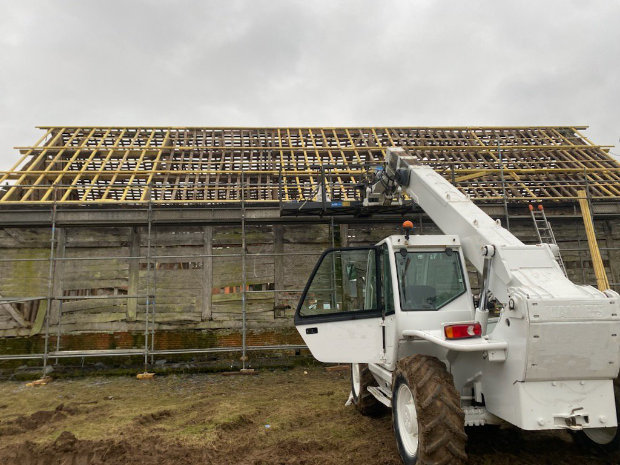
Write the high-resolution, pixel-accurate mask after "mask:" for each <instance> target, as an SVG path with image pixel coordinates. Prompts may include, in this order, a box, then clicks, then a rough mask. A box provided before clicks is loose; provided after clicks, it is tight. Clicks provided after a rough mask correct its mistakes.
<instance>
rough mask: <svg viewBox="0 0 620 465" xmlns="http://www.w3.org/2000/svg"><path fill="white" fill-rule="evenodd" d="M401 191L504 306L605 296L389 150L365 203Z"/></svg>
mask: <svg viewBox="0 0 620 465" xmlns="http://www.w3.org/2000/svg"><path fill="white" fill-rule="evenodd" d="M401 191H402V192H404V193H406V194H407V195H408V196H409V197H411V199H413V200H414V201H415V202H416V203H417V204H418V205H419V206H420V207H421V208H422V209H423V210H424V211H425V212H426V214H427V215H428V216H429V217H430V218H431V219H432V220H433V221H434V222H435V224H436V225H437V226H438V227H439V228H440V229H441V230H442V231H443V232H444V233H445V234H457V235H459V237H460V239H461V244H462V247H463V252H464V254H465V256H466V257H467V258H468V260H469V261H470V262H471V263H472V264H473V266H474V267H475V268H476V269H477V270H478V271H479V272H480V273H481V274H483V276H485V275H486V276H485V281H487V285H488V287H487V286H485V287H487V289H488V290H490V291H491V292H492V294H493V295H494V296H495V298H497V300H498V301H500V302H501V303H502V304H504V305H508V304H509V299H510V295H511V294H513V293H514V292H515V291H521V292H518V293H522V294H524V297H525V296H540V297H542V298H562V299H577V300H580V299H591V298H592V297H598V298H600V297H603V298H605V297H606V296H605V295H603V294H602V293H600V292H598V291H596V290H595V289H594V288H592V287H589V286H578V285H575V284H573V283H572V282H571V281H569V280H568V279H567V278H566V277H565V276H564V273H563V272H562V270H561V268H560V267H559V265H558V264H557V262H556V260H555V257H554V252H553V249H552V248H551V247H550V246H549V245H548V244H542V245H525V244H523V242H521V241H520V240H519V239H517V238H516V237H515V236H514V235H513V234H512V233H510V232H509V231H508V230H506V229H505V228H503V227H502V226H501V224H500V223H499V221H497V222H496V221H494V220H493V219H492V218H491V217H489V216H488V215H487V214H486V213H485V212H483V211H482V210H481V209H480V208H479V207H478V206H476V205H475V204H474V203H473V202H472V201H471V200H470V199H469V198H468V197H467V196H465V195H464V194H463V193H461V192H460V191H459V190H458V189H457V188H456V187H454V186H453V185H452V184H450V183H449V182H448V181H446V180H445V179H444V178H443V177H442V176H440V175H439V174H438V173H436V172H435V171H434V170H433V169H432V168H430V167H428V166H423V165H421V164H420V163H419V161H418V159H417V158H416V157H415V156H411V155H408V154H407V153H406V152H405V150H403V149H402V148H389V149H388V151H387V157H386V164H385V167H384V169H383V170H381V171H379V172H378V174H377V176H376V180H375V182H374V184H373V185H372V186H371V187H369V188H368V189H367V199H366V201H365V203H366V204H367V205H368V204H370V202H372V201H374V202H381V203H383V204H386V203H389V202H392V201H393V200H394V199H393V197H394V194H395V193H397V192H399V193H400V192H401ZM485 257H486V259H487V260H488V262H487V270H485ZM491 265H492V266H491ZM487 277H488V280H487V279H486V278H487ZM612 293H613V292H612ZM613 294H615V293H613ZM616 295H617V294H616ZM528 298H529V297H528Z"/></svg>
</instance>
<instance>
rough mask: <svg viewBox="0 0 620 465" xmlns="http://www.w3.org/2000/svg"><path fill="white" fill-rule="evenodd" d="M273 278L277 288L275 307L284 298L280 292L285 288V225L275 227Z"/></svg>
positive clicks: (274, 299)
mask: <svg viewBox="0 0 620 465" xmlns="http://www.w3.org/2000/svg"><path fill="white" fill-rule="evenodd" d="M273 252H274V253H275V254H276V255H275V256H274V257H273V280H274V283H273V285H274V287H275V289H276V292H275V295H274V298H273V304H274V306H275V307H277V306H278V305H280V304H281V303H282V301H283V300H284V299H282V298H281V297H280V294H281V293H280V292H277V291H281V290H282V289H284V255H281V254H283V253H284V226H274V227H273Z"/></svg>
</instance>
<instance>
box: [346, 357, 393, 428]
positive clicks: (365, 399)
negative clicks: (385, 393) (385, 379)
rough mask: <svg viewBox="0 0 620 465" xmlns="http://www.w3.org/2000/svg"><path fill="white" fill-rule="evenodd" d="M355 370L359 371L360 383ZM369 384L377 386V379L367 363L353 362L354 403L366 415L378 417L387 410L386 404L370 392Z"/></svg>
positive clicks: (352, 386)
mask: <svg viewBox="0 0 620 465" xmlns="http://www.w3.org/2000/svg"><path fill="white" fill-rule="evenodd" d="M354 370H357V371H358V372H359V385H358V386H356V384H357V383H356V382H355V380H354V378H355V373H354ZM368 386H377V381H376V380H375V378H374V376H373V375H372V373H371V372H370V369H369V368H368V365H367V364H365V363H352V364H351V393H352V394H353V405H355V408H356V409H357V410H358V411H359V412H360V413H361V414H362V415H365V416H370V417H376V416H379V415H381V414H382V413H384V412H385V406H384V405H383V404H382V403H381V402H379V401H378V400H377V399H376V397H375V396H373V395H372V394H371V393H370V392H368V389H367V388H368Z"/></svg>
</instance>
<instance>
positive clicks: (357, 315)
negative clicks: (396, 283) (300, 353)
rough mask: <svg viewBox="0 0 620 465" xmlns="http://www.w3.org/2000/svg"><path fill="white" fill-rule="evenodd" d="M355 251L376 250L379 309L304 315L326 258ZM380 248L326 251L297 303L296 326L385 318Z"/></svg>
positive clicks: (348, 248) (342, 248)
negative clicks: (311, 291)
mask: <svg viewBox="0 0 620 465" xmlns="http://www.w3.org/2000/svg"><path fill="white" fill-rule="evenodd" d="M353 250H368V251H371V250H374V253H375V286H376V289H377V299H376V300H377V308H376V309H371V310H353V311H348V312H334V313H327V314H324V315H302V314H301V313H300V312H301V307H302V305H303V303H304V302H305V300H306V296H307V294H308V291H309V289H310V285H311V284H312V282H313V281H314V278H315V276H316V273H317V272H318V270H319V268H320V266H321V264H322V263H323V260H324V259H325V257H327V256H328V255H329V254H330V253H335V252H342V251H353ZM379 253H380V247H378V246H368V247H335V248H331V249H327V250H325V251H324V252H323V253H322V254H321V256H320V258H319V260H318V261H317V263H316V265H314V269H313V270H312V273H311V274H310V277H309V278H308V281H307V282H306V285H305V287H304V291H303V293H302V294H301V297H300V298H299V302H298V303H297V309H296V310H295V317H294V323H295V325H301V324H313V323H324V322H330V321H347V320H362V319H366V318H377V317H382V316H383V306H384V302H383V289H382V283H381V274H380V273H381V264H380V257H379Z"/></svg>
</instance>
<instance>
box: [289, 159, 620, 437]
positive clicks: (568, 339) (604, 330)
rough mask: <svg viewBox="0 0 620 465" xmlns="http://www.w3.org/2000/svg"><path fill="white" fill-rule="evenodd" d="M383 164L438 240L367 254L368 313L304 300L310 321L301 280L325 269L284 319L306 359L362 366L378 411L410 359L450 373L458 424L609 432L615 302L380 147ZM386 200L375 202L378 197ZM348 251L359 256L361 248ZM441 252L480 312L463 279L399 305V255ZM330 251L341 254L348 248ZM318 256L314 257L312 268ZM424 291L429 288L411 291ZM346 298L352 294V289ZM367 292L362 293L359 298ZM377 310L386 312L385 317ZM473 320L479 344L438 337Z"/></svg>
mask: <svg viewBox="0 0 620 465" xmlns="http://www.w3.org/2000/svg"><path fill="white" fill-rule="evenodd" d="M387 163H388V168H390V169H391V173H392V174H394V173H395V172H396V171H397V170H401V171H402V170H406V171H407V176H402V177H401V178H402V179H404V180H405V182H404V183H402V184H400V185H399V186H398V188H399V189H402V192H404V193H406V194H407V195H408V196H409V197H410V198H412V199H413V200H414V201H415V202H416V203H417V204H418V205H420V207H421V208H422V209H423V210H424V211H425V212H426V213H427V214H428V215H429V217H430V218H431V219H432V220H433V221H434V222H435V224H437V226H438V227H439V228H440V229H441V230H442V231H443V232H444V233H446V234H447V235H437V236H424V235H411V236H408V237H406V236H405V235H394V236H390V237H388V238H386V239H384V240H382V241H381V242H379V243H378V244H376V246H375V247H371V248H367V249H366V250H368V251H369V252H368V253H369V254H370V255H369V259H368V260H369V263H371V262H373V260H375V261H377V262H381V267H380V268H379V267H376V270H377V271H376V274H377V284H376V289H379V290H381V292H382V295H383V305H381V303H380V302H381V300H382V299H381V298H380V297H376V299H375V300H376V305H374V307H376V308H375V309H373V308H372V307H373V306H372V305H369V306H368V307H369V309H366V310H363V311H358V312H356V311H333V310H335V307H336V306H337V305H340V306H342V308H339V310H344V307H345V304H344V303H340V304H336V305H334V306H332V305H331V304H323V308H322V310H321V311H316V310H315V307H316V305H315V304H312V305H315V307H312V311H313V312H315V311H316V314H311V313H312V312H310V311H309V310H308V308H309V304H308V301H309V299H310V297H309V296H310V294H311V293H312V291H313V289H314V288H313V287H312V286H314V285H313V284H312V280H313V279H314V277H315V275H316V274H317V272H318V271H320V267H321V266H325V265H324V264H323V265H321V262H320V263H319V264H317V268H316V269H315V273H314V274H313V276H312V279H311V280H310V281H309V282H308V286H307V287H306V291H305V292H304V296H303V297H302V299H301V301H300V306H299V307H298V310H297V314H296V317H295V324H296V326H297V328H298V330H299V332H300V334H301V336H302V337H303V339H304V341H305V342H306V344H307V345H308V347H309V348H310V350H311V351H312V354H313V355H314V356H315V357H316V358H317V359H318V360H320V361H322V362H337V363H365V364H369V368H370V371H371V372H372V374H373V376H374V378H375V379H376V381H377V383H378V386H377V387H373V388H372V389H371V388H369V391H370V392H371V393H372V394H373V395H374V396H375V397H376V398H377V399H378V400H379V401H381V402H382V403H384V404H385V405H388V406H390V405H391V397H392V383H393V376H392V375H393V372H394V370H395V367H396V363H397V362H398V361H399V360H401V359H403V358H404V357H407V356H409V355H412V354H424V355H430V356H433V357H436V358H438V359H439V360H441V361H442V362H444V363H445V365H446V366H447V369H448V371H449V372H450V373H451V374H452V376H453V379H454V385H455V387H456V389H457V391H458V393H459V394H460V396H461V406H462V408H463V410H464V412H465V424H466V425H482V424H485V423H497V422H500V421H506V422H509V423H511V424H513V425H515V426H517V427H519V428H522V429H526V430H549V429H572V430H581V429H584V430H586V429H593V431H599V430H600V429H601V428H614V427H616V426H617V420H616V406H615V400H614V388H613V380H614V379H615V378H616V377H617V376H618V370H619V368H620V342H619V341H620V298H619V296H618V294H617V293H616V292H614V291H605V292H601V291H598V290H597V289H595V288H593V287H591V286H581V285H576V284H574V283H572V282H571V281H570V280H568V279H567V278H566V277H565V276H564V274H563V272H562V270H561V269H560V267H559V265H558V263H557V261H556V259H555V254H556V253H557V250H554V249H553V247H552V246H550V245H549V244H539V245H525V244H523V243H522V242H521V241H520V240H519V239H517V238H516V237H515V236H514V235H512V234H511V233H510V232H509V231H507V230H506V229H504V228H503V227H502V226H501V225H500V224H499V222H496V221H494V220H493V219H491V218H490V217H489V216H488V215H486V214H485V213H484V212H483V211H482V210H481V209H480V208H478V207H477V206H476V205H475V204H474V203H473V202H471V201H470V200H469V199H468V198H467V197H466V196H465V195H463V194H462V193H461V192H459V191H458V190H457V189H456V188H455V187H454V186H452V185H451V184H450V183H449V182H447V181H446V180H444V179H443V178H442V177H441V176H440V175H439V174H437V173H435V172H434V171H433V170H432V169H431V168H429V167H425V166H419V165H417V164H416V161H415V159H414V158H413V157H409V156H407V155H406V154H405V153H404V152H403V151H402V149H401V150H398V149H390V150H389V151H388V159H387ZM384 187H385V186H384ZM379 190H381V189H379ZM371 194H374V192H373V193H371ZM389 195H390V194H389V192H388V193H387V194H384V195H382V196H380V198H381V200H383V201H385V198H386V197H387V199H388V201H389V200H391V199H390V196H389ZM369 197H370V196H369ZM403 249H404V250H405V251H406V252H405V251H403ZM448 249H449V250H448ZM343 250H345V249H343ZM356 250H360V252H359V253H358V254H357V255H358V256H361V254H362V250H363V248H359V249H356ZM443 251H445V253H446V255H447V256H449V257H452V256H455V257H458V258H459V260H460V267H461V269H462V270H466V260H465V259H466V258H467V260H469V262H471V264H472V265H473V266H474V267H475V268H476V269H477V270H478V271H479V272H480V273H481V275H482V276H483V278H485V286H484V290H483V296H482V303H481V305H480V307H479V308H475V307H474V303H473V298H472V292H471V288H470V284H469V280H468V277H467V272H466V271H464V272H463V273H462V279H463V280H464V281H463V283H462V286H463V288H462V289H464V292H462V293H461V294H458V295H457V293H456V292H455V293H454V298H452V300H449V301H447V302H446V303H445V304H443V305H441V306H440V307H439V308H437V309H432V310H423V309H422V310H421V309H418V310H414V311H412V310H411V309H407V308H405V307H406V305H404V304H403V303H402V302H401V290H402V289H401V288H402V286H399V280H400V281H401V282H403V280H404V279H405V278H406V277H407V276H409V275H407V273H412V272H411V271H410V269H408V268H407V267H409V266H410V264H411V260H410V258H406V257H409V255H408V254H409V253H411V254H414V255H412V256H411V257H414V261H415V259H419V262H420V263H422V262H423V261H424V259H425V258H424V257H423V256H422V254H423V253H435V254H439V253H443ZM328 252H329V251H328ZM332 253H333V252H332ZM335 253H336V254H340V256H341V257H344V256H345V254H346V253H348V252H344V251H343V252H335ZM351 253H354V252H351ZM373 254H374V258H372V256H373ZM415 254H419V255H415ZM329 256H330V255H329V253H326V254H325V255H324V259H323V263H325V260H328V259H329ZM435 256H436V257H439V255H435ZM435 256H433V257H435ZM399 257H403V258H402V260H401V258H399ZM442 257H443V256H442ZM444 258H445V259H446V260H447V258H446V257H444ZM444 258H442V260H443V259H444ZM342 260H344V258H342ZM399 261H400V262H399ZM405 261H406V265H403V263H404V262H405ZM332 262H333V258H332ZM344 263H345V261H342V263H341V264H340V265H339V266H340V267H344V266H345V265H344ZM451 263H452V262H451ZM346 266H347V267H348V266H349V265H346ZM371 266H375V264H374V263H373V264H372V265H369V267H368V270H369V271H368V273H367V278H366V279H364V281H365V285H366V287H367V288H368V286H370V285H371V284H369V283H371V275H372V273H371V271H372V270H371ZM415 266H416V265H414V271H413V273H416V271H415ZM332 268H333V269H334V272H335V273H336V275H337V276H338V279H343V280H344V281H346V276H345V275H347V274H348V275H350V276H353V278H354V279H353V278H351V279H349V281H347V283H346V285H348V286H352V284H351V283H354V285H358V284H359V282H358V281H360V279H359V278H358V277H357V274H356V273H355V270H353V269H352V268H351V269H349V268H347V270H346V273H345V271H344V268H343V269H342V270H341V269H340V268H338V270H337V271H336V266H334V264H333V263H332ZM457 268H458V266H457ZM455 269H456V268H455ZM399 270H400V271H399ZM403 270H404V271H403ZM339 275H342V276H345V277H344V278H341V277H340V276H339ZM344 281H342V282H343V283H344ZM381 283H384V284H381ZM403 285H404V284H403ZM456 285H458V286H460V285H461V283H457V284H456ZM381 286H384V287H385V288H384V289H382V288H381ZM315 287H316V286H315ZM425 287H430V286H422V285H420V286H417V288H416V289H424V288H425ZM459 289H460V288H459ZM351 292H352V293H353V294H355V295H357V294H356V292H357V291H356V290H355V289H353V288H351ZM372 292H375V291H374V290H372V289H370V290H365V296H364V299H366V301H368V299H369V295H370V294H372ZM429 292H430V291H429ZM487 293H488V294H489V295H492V296H493V298H494V299H495V300H496V301H497V303H498V304H499V307H500V308H501V309H500V311H499V316H497V317H495V318H489V313H488V311H487V310H486V296H487ZM343 295H344V294H343ZM372 298H373V297H372V296H371V300H372ZM344 299H345V297H342V302H344ZM437 299H438V297H437V296H436V295H434V294H433V296H432V297H429V298H428V299H427V300H428V301H429V302H433V304H432V305H435V303H436V301H437ZM387 300H389V302H387ZM388 303H389V307H390V309H389V310H386V305H387V304H388ZM371 304H372V302H371ZM364 305H366V304H364ZM428 305H431V304H428ZM364 308H366V307H364ZM304 312H306V314H304ZM472 321H476V322H479V323H480V324H481V327H482V330H483V333H482V337H472V338H468V339H447V338H446V336H445V333H444V330H443V328H444V326H445V325H447V324H453V323H456V322H472Z"/></svg>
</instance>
